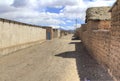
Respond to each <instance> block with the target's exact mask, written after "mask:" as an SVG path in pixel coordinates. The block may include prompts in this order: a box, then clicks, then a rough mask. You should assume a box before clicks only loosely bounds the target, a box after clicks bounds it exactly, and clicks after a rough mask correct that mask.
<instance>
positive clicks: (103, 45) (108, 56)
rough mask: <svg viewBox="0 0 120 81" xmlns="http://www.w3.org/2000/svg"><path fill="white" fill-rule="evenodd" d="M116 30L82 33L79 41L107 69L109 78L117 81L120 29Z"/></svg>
mask: <svg viewBox="0 0 120 81" xmlns="http://www.w3.org/2000/svg"><path fill="white" fill-rule="evenodd" d="M116 30H117V31H110V30H92V31H84V32H82V38H81V40H82V42H83V44H84V46H85V48H86V49H87V50H88V52H89V53H90V54H91V56H93V57H94V58H95V59H96V60H97V61H98V62H99V63H100V64H102V65H103V66H105V67H107V68H108V71H109V73H110V74H111V76H113V78H114V79H115V80H116V81H118V80H119V79H120V71H119V70H120V33H119V32H120V28H118V29H116ZM113 32H114V33H113Z"/></svg>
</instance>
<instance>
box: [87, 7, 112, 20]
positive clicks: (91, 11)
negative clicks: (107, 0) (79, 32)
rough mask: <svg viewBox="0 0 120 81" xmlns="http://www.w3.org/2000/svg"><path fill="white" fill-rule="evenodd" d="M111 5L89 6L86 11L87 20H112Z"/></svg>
mask: <svg viewBox="0 0 120 81" xmlns="http://www.w3.org/2000/svg"><path fill="white" fill-rule="evenodd" d="M109 10H110V7H93V8H88V9H87V11H86V12H87V13H86V17H87V18H86V22H87V21H89V20H111V13H110V12H108V11H109Z"/></svg>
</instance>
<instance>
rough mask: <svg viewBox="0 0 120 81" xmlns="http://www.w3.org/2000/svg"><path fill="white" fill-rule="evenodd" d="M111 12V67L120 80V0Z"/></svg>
mask: <svg viewBox="0 0 120 81" xmlns="http://www.w3.org/2000/svg"><path fill="white" fill-rule="evenodd" d="M111 12H112V23H111V24H112V27H111V32H110V33H111V45H110V69H111V71H112V74H113V75H114V76H115V77H116V78H117V79H118V80H120V71H119V70H120V0H117V2H116V3H115V5H114V6H113V8H112V11H111Z"/></svg>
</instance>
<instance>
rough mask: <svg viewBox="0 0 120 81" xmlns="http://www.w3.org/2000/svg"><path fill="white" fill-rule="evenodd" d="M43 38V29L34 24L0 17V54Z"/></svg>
mask: <svg viewBox="0 0 120 81" xmlns="http://www.w3.org/2000/svg"><path fill="white" fill-rule="evenodd" d="M45 40H46V30H45V29H42V28H40V27H37V26H34V25H28V24H24V23H19V22H15V21H11V20H6V19H0V56H2V55H6V54H8V53H11V52H13V51H16V50H18V49H21V48H25V47H28V46H31V45H34V44H38V43H41V42H43V41H45Z"/></svg>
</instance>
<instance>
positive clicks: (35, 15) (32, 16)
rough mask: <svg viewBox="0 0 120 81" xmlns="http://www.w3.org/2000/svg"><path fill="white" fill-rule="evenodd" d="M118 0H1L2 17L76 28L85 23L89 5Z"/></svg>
mask: <svg viewBox="0 0 120 81" xmlns="http://www.w3.org/2000/svg"><path fill="white" fill-rule="evenodd" d="M115 1H116V0H0V18H6V19H11V20H16V21H20V22H25V23H30V24H35V25H44V26H53V27H55V28H62V29H74V28H75V20H76V19H77V23H78V26H80V24H83V23H84V20H85V11H86V9H87V8H88V7H98V6H112V5H113V3H114V2H115Z"/></svg>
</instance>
